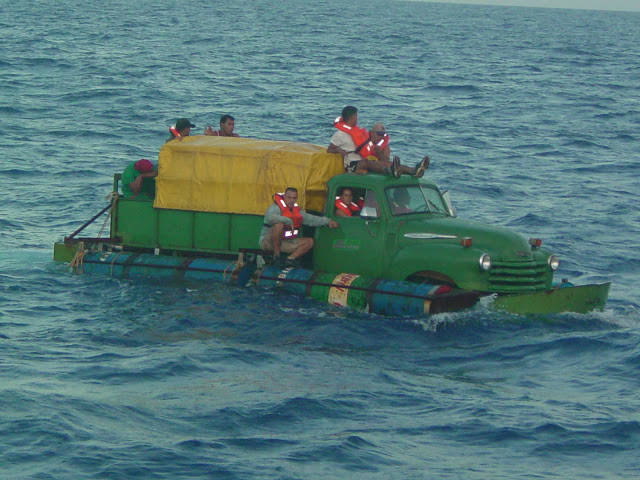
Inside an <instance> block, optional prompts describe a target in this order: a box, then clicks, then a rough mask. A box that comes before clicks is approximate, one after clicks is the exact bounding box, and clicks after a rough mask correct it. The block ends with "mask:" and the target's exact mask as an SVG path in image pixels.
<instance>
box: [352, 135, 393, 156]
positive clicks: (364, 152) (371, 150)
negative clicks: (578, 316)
mask: <svg viewBox="0 0 640 480" xmlns="http://www.w3.org/2000/svg"><path fill="white" fill-rule="evenodd" d="M387 145H389V135H387V134H386V133H385V134H384V135H383V136H382V138H381V139H380V140H378V141H377V142H375V143H374V142H373V140H369V141H368V142H367V143H365V145H364V147H362V149H360V151H359V152H358V153H359V154H360V155H361V156H362V158H367V157H369V156H374V157H375V156H376V148H378V149H379V150H382V149H383V148H385V147H386V146H387Z"/></svg>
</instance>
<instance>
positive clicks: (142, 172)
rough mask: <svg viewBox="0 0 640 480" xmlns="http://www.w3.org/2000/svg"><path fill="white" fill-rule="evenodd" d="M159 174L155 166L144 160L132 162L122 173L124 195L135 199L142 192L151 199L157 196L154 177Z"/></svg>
mask: <svg viewBox="0 0 640 480" xmlns="http://www.w3.org/2000/svg"><path fill="white" fill-rule="evenodd" d="M157 174H158V172H156V170H155V169H154V168H153V164H152V163H151V162H150V161H149V160H147V159H146V158H143V159H141V160H138V161H137V162H131V163H130V164H129V165H128V166H127V168H125V169H124V172H122V177H121V183H122V195H124V196H125V197H126V198H133V197H135V196H136V195H138V194H139V193H140V192H142V193H144V194H145V195H147V196H148V197H150V198H153V196H154V195H155V181H154V180H153V177H155V176H156V175H157Z"/></svg>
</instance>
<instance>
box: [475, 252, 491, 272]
mask: <svg viewBox="0 0 640 480" xmlns="http://www.w3.org/2000/svg"><path fill="white" fill-rule="evenodd" d="M478 264H479V265H480V270H484V271H485V272H486V271H488V270H489V269H490V268H491V257H490V256H489V255H487V254H486V253H483V254H482V255H480V260H478Z"/></svg>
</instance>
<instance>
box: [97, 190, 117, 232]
mask: <svg viewBox="0 0 640 480" xmlns="http://www.w3.org/2000/svg"><path fill="white" fill-rule="evenodd" d="M105 200H109V202H110V207H109V213H108V214H107V217H106V218H105V219H104V222H103V223H102V227H100V231H99V232H98V238H100V237H102V231H103V230H104V227H106V226H107V221H108V220H109V219H110V218H111V213H112V212H113V209H114V208H115V207H116V203H117V201H118V192H110V193H109V195H107V196H106V197H105Z"/></svg>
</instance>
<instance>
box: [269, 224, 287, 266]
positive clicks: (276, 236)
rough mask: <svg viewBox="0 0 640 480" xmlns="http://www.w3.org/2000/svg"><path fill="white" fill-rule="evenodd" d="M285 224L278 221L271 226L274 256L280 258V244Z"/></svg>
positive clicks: (270, 233)
mask: <svg viewBox="0 0 640 480" xmlns="http://www.w3.org/2000/svg"><path fill="white" fill-rule="evenodd" d="M283 228H284V224H282V223H276V224H274V225H273V226H272V227H271V231H270V232H269V235H270V237H271V245H272V246H273V256H274V257H275V258H278V257H279V256H280V244H281V243H282V229H283Z"/></svg>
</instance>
